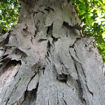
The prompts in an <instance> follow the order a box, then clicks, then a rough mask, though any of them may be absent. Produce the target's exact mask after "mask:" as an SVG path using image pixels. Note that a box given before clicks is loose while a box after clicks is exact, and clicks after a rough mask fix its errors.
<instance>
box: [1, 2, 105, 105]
mask: <svg viewBox="0 0 105 105" xmlns="http://www.w3.org/2000/svg"><path fill="white" fill-rule="evenodd" d="M21 4H22V9H21V13H20V17H19V23H18V24H17V25H16V27H15V29H13V30H10V31H9V32H8V33H6V34H5V35H2V36H0V56H1V57H0V105H105V94H104V93H105V87H104V85H105V80H104V74H103V71H102V66H103V62H102V59H101V56H100V55H99V54H98V51H97V49H96V48H95V47H94V46H93V44H92V42H91V40H90V39H87V38H83V35H82V33H81V27H80V21H79V19H78V17H77V13H76V12H75V10H74V6H73V5H72V3H71V2H70V3H68V2H67V1H65V0H57V1H56V0H30V1H29V0H21Z"/></svg>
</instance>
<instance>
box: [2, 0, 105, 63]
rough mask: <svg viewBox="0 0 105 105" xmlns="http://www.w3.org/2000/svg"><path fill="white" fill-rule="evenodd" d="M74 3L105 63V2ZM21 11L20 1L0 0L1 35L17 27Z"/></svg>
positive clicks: (79, 1)
mask: <svg viewBox="0 0 105 105" xmlns="http://www.w3.org/2000/svg"><path fill="white" fill-rule="evenodd" d="M69 1H70V0H68V2H69ZM72 1H73V3H74V5H75V6H76V8H77V11H78V15H79V18H80V19H81V26H82V27H83V33H84V34H85V35H86V36H87V37H92V38H94V40H93V42H94V44H95V45H96V46H97V48H98V50H99V52H100V54H101V55H102V58H103V60H104V62H105V0H72ZM19 11H20V6H19V2H18V0H0V34H3V33H5V32H7V31H8V30H9V29H10V28H11V27H14V26H15V25H16V23H17V22H18V16H19Z"/></svg>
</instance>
